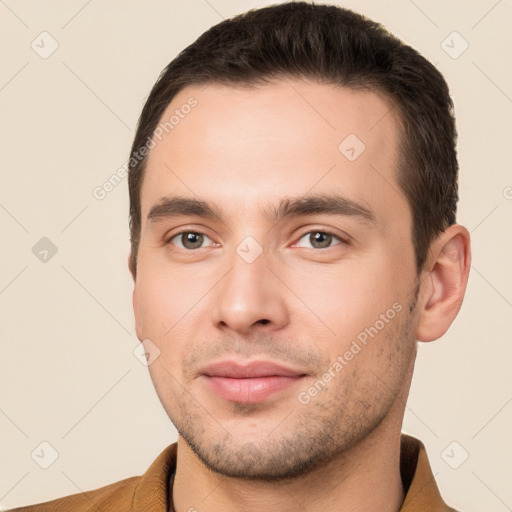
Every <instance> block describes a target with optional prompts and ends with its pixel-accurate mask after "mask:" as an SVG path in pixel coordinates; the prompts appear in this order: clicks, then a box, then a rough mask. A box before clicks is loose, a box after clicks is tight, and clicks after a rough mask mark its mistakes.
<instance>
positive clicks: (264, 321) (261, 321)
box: [256, 318, 270, 325]
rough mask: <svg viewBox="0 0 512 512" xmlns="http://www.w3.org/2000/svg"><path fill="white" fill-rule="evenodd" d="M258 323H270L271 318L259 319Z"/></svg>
mask: <svg viewBox="0 0 512 512" xmlns="http://www.w3.org/2000/svg"><path fill="white" fill-rule="evenodd" d="M256 323H257V324H263V325H266V324H268V323H270V320H267V319H266V318H263V319H262V320H258V321H257V322H256Z"/></svg>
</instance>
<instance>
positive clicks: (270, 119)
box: [141, 79, 407, 223]
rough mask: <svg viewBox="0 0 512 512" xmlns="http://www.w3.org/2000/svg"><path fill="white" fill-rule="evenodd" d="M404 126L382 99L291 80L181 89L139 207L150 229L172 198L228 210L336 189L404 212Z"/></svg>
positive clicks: (161, 130)
mask: <svg viewBox="0 0 512 512" xmlns="http://www.w3.org/2000/svg"><path fill="white" fill-rule="evenodd" d="M398 139H399V123H398V120H397V114H396V113H395V110H394V109H393V105H392V103H391V101H390V100H388V99H387V98H386V97H385V96H384V95H382V94H380V93H376V92H371V91H362V90H353V89H348V88H343V87H335V86H333V85H327V84H320V83H318V82H312V81H306V80H300V79H289V80H285V79H283V80H281V81H278V82H275V83H271V84H265V85H259V86H247V87H235V86H227V85H219V84H209V85H207V86H190V87H186V88H184V89H183V90H182V91H180V92H179V93H178V94H177V95H176V96H175V98H174V99H173V100H172V102H171V104H170V105H169V106H168V107H167V109H166V111H165V113H164V114H163V116H162V118H161V120H160V124H159V127H158V128H157V130H156V131H155V135H154V136H153V142H154V147H153V149H152V150H151V151H150V154H149V156H148V160H147V166H146V175H145V177H144V182H143V187H142V193H141V203H142V205H141V206H142V217H143V223H144V219H145V218H146V216H147V213H148V211H149V209H150V208H151V206H152V205H153V204H155V203H157V202H158V201H159V200H160V199H161V198H163V197H165V196H167V195H187V196H191V197H196V198H198V197H199V198H201V199H208V200H213V201H215V202H216V203H219V204H223V206H224V207H225V208H226V209H230V208H231V210H232V213H234V214H236V212H237V211H238V212H240V208H243V209H244V210H247V209H251V207H252V205H256V204H258V205H261V204H262V202H265V201H266V202H275V201H277V200H278V198H279V197H283V196H290V195H302V194H305V193H307V192H316V193H325V192H331V191H333V189H336V191H337V192H341V193H343V194H344V195H346V196H348V197H351V198H354V199H357V200H358V201H359V202H360V203H363V204H374V205H375V206H376V208H377V209H379V208H384V209H385V208H386V207H394V208H395V209H396V208H397V207H399V208H402V210H407V205H406V200H405V197H404V196H403V194H402V193H401V190H400V188H399V186H398V183H397V180H396V168H397V162H398Z"/></svg>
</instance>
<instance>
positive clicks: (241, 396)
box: [205, 375, 302, 404]
mask: <svg viewBox="0 0 512 512" xmlns="http://www.w3.org/2000/svg"><path fill="white" fill-rule="evenodd" d="M205 377H206V382H207V384H208V386H209V387H210V389H211V390H212V391H213V392H215V393H216V394H217V395H219V396H220V397H222V398H224V399H226V400H229V401H231V402H239V403H244V404H254V403H257V402H261V401H263V400H265V399H267V398H269V397H270V396H272V395H274V394H276V393H278V392H279V391H283V390H285V389H287V388H289V387H290V386H293V385H294V384H296V383H297V382H299V381H300V380H301V379H302V376H297V377H285V376H279V375H272V376H269V377H254V378H248V379H233V378H229V377H210V376H205Z"/></svg>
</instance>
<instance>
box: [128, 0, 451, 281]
mask: <svg viewBox="0 0 512 512" xmlns="http://www.w3.org/2000/svg"><path fill="white" fill-rule="evenodd" d="M284 77H302V78H309V79H314V80H317V81H318V82H320V83H324V84H335V85H338V86H344V87H348V88H352V89H360V90H372V91H378V92H382V93H384V94H385V95H386V97H388V98H389V99H390V100H391V101H392V104H393V105H394V106H395V108H396V109H397V111H398V114H399V116H398V118H399V119H400V121H401V123H400V124H401V137H400V139H401V140H400V164H399V169H397V179H398V183H399V186H400V187H401V189H402V191H403V193H404V194H405V196H406V198H407V201H408V203H409V206H410V209H411V213H412V219H413V232H412V233H411V239H412V243H413V246H414V250H415V256H416V268H417V271H418V272H419V271H421V270H422V268H423V265H424V264H425V261H426V257H427V253H428V249H429V246H430V243H431V242H432V240H433V239H434V238H435V237H436V236H438V235H439V234H440V233H441V232H442V231H444V230H445V229H446V228H447V227H448V226H450V225H451V224H453V223H454V222H455V214H456V209H457V201H458V192H457V190H458V186H457V175H458V163H457V155H456V149H455V145H456V138H457V135H456V130H455V119H454V115H453V103H452V100H451V98H450V95H449V90H448V86H447V84H446V82H445V80H444V78H443V76H442V75H441V73H440V72H439V71H438V70H437V69H436V68H435V67H434V66H433V65H432V64H431V63H430V62H429V61H428V60H427V59H425V58H424V57H423V56H421V55H420V54H419V53H418V52H417V51H416V50H414V49H413V48H411V47H409V46H407V45H406V44H404V43H402V42H401V41H400V40H399V39H397V38H396V37H395V36H393V35H392V34H390V33H389V32H388V31H387V30H386V29H385V28H384V27H383V26H382V25H380V24H378V23H376V22H374V21H372V20H369V19H368V18H366V17H364V16H362V15H360V14H357V13H354V12H352V11H350V10H348V9H343V8H340V7H337V6H333V5H318V4H309V3H306V2H289V3H284V4H278V5H272V6H269V7H264V8H261V9H256V10H250V11H248V12H246V13H244V14H240V15H238V16H235V17H234V18H231V19H228V20H225V21H222V22H221V23H219V24H217V25H215V26H213V27H212V28H210V29H209V30H207V31H206V32H205V33H204V34H202V35H201V36H200V37H199V38H198V39H197V40H196V41H195V42H194V43H192V44H191V45H190V46H188V47H187V48H186V49H185V50H183V51H182V52H181V53H180V54H179V55H178V56H177V57H176V58H175V59H174V60H173V61H172V62H170V63H169V64H168V66H167V67H166V68H165V69H164V70H163V72H162V73H161V75H160V77H159V78H158V80H157V82H156V84H155V85H154V86H153V89H152V90H151V93H150V95H149V97H148V99H147V101H146V104H145V105H144V108H143V110H142V113H141V116H140V119H139V123H138V127H137V132H136V134H135V139H134V142H133V146H132V149H131V158H130V162H129V178H128V180H129V193H130V232H131V256H130V269H131V272H132V274H133V276H134V277H135V275H136V267H137V252H138V247H139V238H140V232H141V207H140V191H141V186H142V182H143V177H144V169H145V164H146V161H147V157H144V158H142V159H141V158H134V156H137V155H140V154H141V153H140V149H141V148H142V147H143V146H144V145H145V144H146V143H147V140H148V137H152V136H153V132H154V131H155V129H156V127H157V126H158V124H159V122H160V119H161V117H162V115H163V113H164V111H165V109H166V108H167V106H168V105H169V104H170V102H171V100H172V99H173V98H174V96H175V95H176V94H177V93H178V92H179V91H180V90H182V89H183V88H185V87H187V86H189V85H200V84H207V83H218V84H225V85H233V86H237V85H252V84H259V83H269V82H271V81H272V80H274V79H279V78H284Z"/></svg>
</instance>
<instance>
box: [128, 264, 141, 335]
mask: <svg viewBox="0 0 512 512" xmlns="http://www.w3.org/2000/svg"><path fill="white" fill-rule="evenodd" d="M131 264H132V259H131V257H130V255H128V268H129V269H130V273H131V274H132V277H133V281H134V286H133V292H132V305H133V314H134V316H135V332H136V334H137V338H138V339H139V341H142V340H143V339H144V337H143V336H142V329H141V326H140V324H141V322H140V312H139V303H138V300H137V283H136V281H135V276H134V274H133V271H132V265H131Z"/></svg>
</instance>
